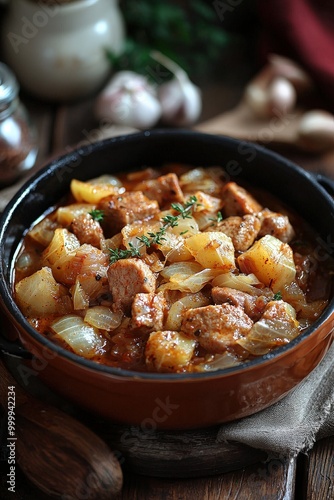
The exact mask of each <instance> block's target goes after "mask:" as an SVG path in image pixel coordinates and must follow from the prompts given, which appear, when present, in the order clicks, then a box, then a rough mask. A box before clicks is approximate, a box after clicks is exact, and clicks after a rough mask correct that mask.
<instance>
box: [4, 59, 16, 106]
mask: <svg viewBox="0 0 334 500" xmlns="http://www.w3.org/2000/svg"><path fill="white" fill-rule="evenodd" d="M18 93H19V84H18V81H17V79H16V77H15V75H14V73H13V72H12V71H11V70H10V69H9V68H8V66H6V64H4V63H1V62H0V107H3V106H4V105H8V104H10V103H11V102H12V101H13V100H14V99H16V97H17V95H18Z"/></svg>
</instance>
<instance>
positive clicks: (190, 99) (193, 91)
mask: <svg viewBox="0 0 334 500" xmlns="http://www.w3.org/2000/svg"><path fill="white" fill-rule="evenodd" d="M151 57H152V59H154V60H155V61H157V62H158V63H160V64H161V65H162V66H164V67H165V68H167V69H168V70H169V71H170V72H171V73H172V74H173V75H174V76H173V78H172V80H170V81H169V82H166V83H163V84H162V85H160V87H159V88H158V98H159V101H160V103H161V108H162V115H161V117H162V121H163V122H165V123H167V124H169V125H174V126H179V127H185V126H188V125H191V124H192V123H194V122H195V121H196V120H197V119H198V118H199V116H200V114H201V111H202V95H201V91H200V89H199V88H198V87H197V86H196V85H195V84H194V83H192V82H191V81H190V79H189V77H188V75H187V73H186V72H185V71H184V70H183V69H182V68H181V67H180V66H179V65H178V64H176V62H175V61H172V60H171V59H170V58H169V57H167V56H165V55H164V54H162V53H161V52H159V51H156V50H155V51H152V52H151Z"/></svg>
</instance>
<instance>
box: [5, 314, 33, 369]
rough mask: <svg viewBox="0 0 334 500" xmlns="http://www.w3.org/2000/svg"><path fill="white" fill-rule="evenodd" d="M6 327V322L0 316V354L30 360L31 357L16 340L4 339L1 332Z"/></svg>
mask: <svg viewBox="0 0 334 500" xmlns="http://www.w3.org/2000/svg"><path fill="white" fill-rule="evenodd" d="M5 327H6V320H5V318H4V317H3V316H2V315H1V316H0V352H2V353H3V354H8V355H10V356H16V357H18V358H21V359H32V357H33V355H32V354H31V353H30V352H29V351H27V349H25V348H24V347H23V346H22V345H21V344H20V343H19V342H18V341H17V340H10V339H8V338H6V337H5V335H4V333H3V330H4V328H5Z"/></svg>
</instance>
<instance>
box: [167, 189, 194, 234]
mask: <svg viewBox="0 0 334 500" xmlns="http://www.w3.org/2000/svg"><path fill="white" fill-rule="evenodd" d="M195 205H196V206H198V205H200V203H198V202H197V198H196V196H190V197H189V199H188V200H187V201H186V202H185V204H184V205H181V203H172V204H171V207H172V208H174V210H176V211H177V212H179V214H180V216H181V217H182V219H190V217H191V212H192V209H193V207H194V206H195ZM176 225H177V224H176ZM172 227H173V226H172Z"/></svg>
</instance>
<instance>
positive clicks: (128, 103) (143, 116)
mask: <svg viewBox="0 0 334 500" xmlns="http://www.w3.org/2000/svg"><path fill="white" fill-rule="evenodd" d="M94 112H95V116H96V118H98V119H100V120H103V121H107V122H110V123H114V124H117V125H122V126H127V127H135V128H139V129H145V128H151V127H152V126H154V125H155V124H156V123H157V122H158V120H159V119H160V116H161V105H160V102H159V100H158V98H157V97H156V91H155V88H154V87H153V86H152V85H150V84H149V82H148V81H147V79H146V78H145V77H144V76H142V75H139V74H137V73H134V72H132V71H120V72H119V73H116V75H115V76H114V77H113V78H112V79H111V81H110V82H109V84H108V85H107V86H106V87H105V88H104V90H103V91H102V92H101V94H100V95H99V96H98V98H97V100H96V102H95V108H94Z"/></svg>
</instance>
